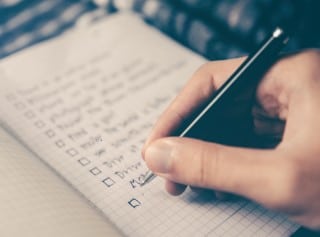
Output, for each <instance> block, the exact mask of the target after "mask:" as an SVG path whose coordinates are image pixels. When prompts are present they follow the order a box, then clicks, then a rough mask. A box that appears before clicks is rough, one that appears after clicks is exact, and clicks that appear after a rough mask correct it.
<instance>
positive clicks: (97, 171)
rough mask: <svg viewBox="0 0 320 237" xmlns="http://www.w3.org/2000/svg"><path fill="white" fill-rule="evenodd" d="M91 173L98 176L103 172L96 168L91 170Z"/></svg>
mask: <svg viewBox="0 0 320 237" xmlns="http://www.w3.org/2000/svg"><path fill="white" fill-rule="evenodd" d="M90 173H91V174H93V175H98V174H100V173H101V170H100V169H99V168H97V167H94V168H92V169H90Z"/></svg>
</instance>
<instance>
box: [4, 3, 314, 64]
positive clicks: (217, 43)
mask: <svg viewBox="0 0 320 237" xmlns="http://www.w3.org/2000/svg"><path fill="white" fill-rule="evenodd" d="M319 6H320V1H319V0H305V1H301V0H285V1H278V0H241V1H240V0H91V1H90V0H41V1H39V0H0V58H3V57H5V56H7V55H9V54H12V53H14V52H16V51H18V50H21V49H23V48H25V47H28V46H30V45H33V44H35V43H38V42H41V41H43V40H45V39H48V38H51V37H53V36H56V35H59V34H60V33H62V32H63V31H65V30H66V29H68V28H70V27H72V26H74V25H75V24H77V22H79V19H82V18H83V16H84V15H88V14H86V13H91V14H98V15H107V14H110V13H112V12H115V11H116V10H124V9H126V10H132V11H136V12H138V13H140V14H141V15H142V16H143V17H144V18H145V20H146V21H147V22H148V23H150V24H152V25H154V26H155V27H157V28H159V29H160V30H161V31H163V32H164V33H166V34H168V35H169V36H170V37H172V38H173V39H175V40H177V41H179V42H180V43H182V44H184V45H185V46H187V47H189V48H191V49H192V50H194V51H196V52H198V53H200V54H202V55H204V56H205V57H207V58H208V59H223V58H231V57H236V56H240V55H243V54H247V53H248V52H250V51H252V50H253V48H255V47H256V46H257V45H258V44H259V43H260V42H261V40H262V39H263V38H264V37H265V36H266V34H267V33H268V32H269V31H270V30H271V29H272V28H273V27H274V26H275V25H276V24H278V22H280V21H282V20H283V19H290V17H292V16H294V13H295V12H297V9H298V10H301V9H304V11H302V10H301V12H299V15H300V16H301V18H303V19H304V21H303V22H304V23H303V24H301V26H300V28H298V30H297V31H298V33H297V36H296V37H295V38H294V39H293V40H291V41H290V45H289V46H288V48H287V50H296V49H300V48H306V47H319V46H320V43H319V39H320V32H319V30H318V29H317V28H311V27H310V26H311V25H315V24H314V23H317V24H318V22H320V19H319V14H318V12H319V10H320V7H319ZM311 23H312V24H311ZM314 29H316V30H314Z"/></svg>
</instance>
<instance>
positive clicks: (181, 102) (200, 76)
mask: <svg viewBox="0 0 320 237" xmlns="http://www.w3.org/2000/svg"><path fill="white" fill-rule="evenodd" d="M243 60H244V58H237V59H232V60H227V61H216V62H210V63H207V64H205V65H204V66H202V67H201V68H200V69H199V70H198V71H197V72H196V73H195V74H194V76H193V77H192V78H191V80H190V81H189V82H188V83H187V85H186V86H185V87H184V89H183V90H182V92H181V93H180V94H179V95H178V96H177V97H176V99H175V100H174V101H173V102H172V103H171V105H170V106H169V107H168V108H167V109H166V110H165V112H164V113H163V114H162V115H161V117H160V118H159V120H158V122H157V123H156V124H155V126H154V128H153V130H152V132H151V134H150V135H149V137H148V139H147V141H146V142H145V145H144V148H143V149H142V154H144V152H145V149H146V147H147V146H148V144H150V143H151V142H152V141H153V140H155V139H157V138H160V137H165V136H168V135H170V134H171V133H172V131H174V130H175V129H176V128H177V126H179V125H180V124H181V123H182V121H184V120H185V119H186V118H187V117H189V116H190V115H191V114H192V113H193V112H194V111H195V110H196V108H199V107H200V106H201V105H202V104H203V103H205V102H206V101H207V100H208V99H209V97H210V96H211V95H212V93H213V92H214V91H215V90H216V88H218V87H220V86H221V84H222V83H223V82H224V81H225V80H226V79H227V78H228V77H229V76H230V75H231V73H232V72H233V71H234V70H235V69H236V68H237V67H238V66H239V65H240V64H241V62H242V61H243ZM143 156H144V155H143Z"/></svg>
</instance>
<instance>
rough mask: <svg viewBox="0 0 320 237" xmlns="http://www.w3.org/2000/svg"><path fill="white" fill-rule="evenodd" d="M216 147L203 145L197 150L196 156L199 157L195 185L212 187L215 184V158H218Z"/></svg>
mask: <svg viewBox="0 0 320 237" xmlns="http://www.w3.org/2000/svg"><path fill="white" fill-rule="evenodd" d="M217 151H218V149H217V148H215V146H213V147H210V149H209V148H208V147H205V148H204V149H201V150H199V151H198V154H197V158H198V159H199V161H198V164H199V168H198V172H197V173H198V174H196V175H197V177H198V178H197V181H196V183H197V185H199V186H201V187H206V188H214V186H216V185H215V184H214V183H215V182H216V180H217V179H216V177H217V172H216V170H217V168H216V166H217V165H216V164H217V159H218V152H217Z"/></svg>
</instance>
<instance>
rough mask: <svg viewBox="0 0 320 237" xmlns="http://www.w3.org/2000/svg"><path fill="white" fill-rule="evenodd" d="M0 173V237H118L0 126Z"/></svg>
mask: <svg viewBox="0 0 320 237" xmlns="http://www.w3.org/2000/svg"><path fill="white" fill-rule="evenodd" d="M0 174H1V179H0V187H1V189H0V235H1V236H11V237H14V236H22V234H23V236H24V237H28V236H30V237H31V236H46V237H55V236H61V237H63V236H65V237H67V236H78V237H86V236H97V237H102V236H121V235H120V233H119V231H118V230H116V229H115V227H114V226H113V225H112V224H111V223H109V222H108V221H106V220H105V219H104V218H103V216H102V215H101V213H98V211H97V210H94V209H93V208H92V207H90V205H89V204H88V203H86V202H85V201H84V199H82V198H81V197H79V195H77V193H76V192H75V191H74V190H72V189H70V187H69V186H68V185H66V184H65V183H63V182H62V180H60V179H59V178H58V177H57V176H56V175H55V174H54V173H52V172H50V171H49V169H48V167H46V166H45V165H44V164H43V163H42V162H40V161H39V160H37V159H36V158H35V157H34V156H33V154H32V153H30V152H29V151H28V150H26V149H24V148H23V147H22V146H21V145H20V144H19V143H17V141H15V140H14V139H13V138H12V137H11V136H9V135H8V134H7V133H6V132H5V131H4V130H3V129H2V128H0Z"/></svg>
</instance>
